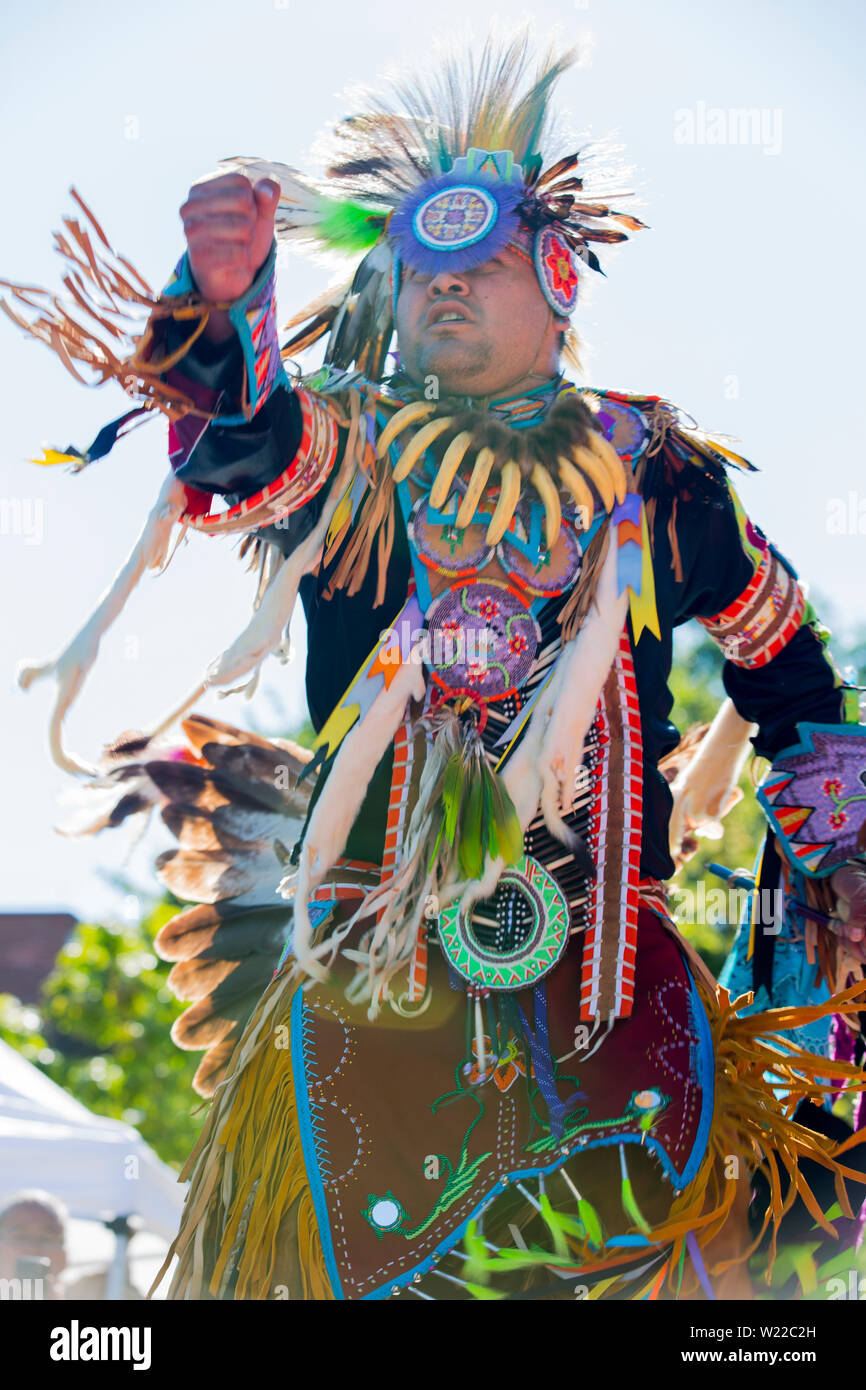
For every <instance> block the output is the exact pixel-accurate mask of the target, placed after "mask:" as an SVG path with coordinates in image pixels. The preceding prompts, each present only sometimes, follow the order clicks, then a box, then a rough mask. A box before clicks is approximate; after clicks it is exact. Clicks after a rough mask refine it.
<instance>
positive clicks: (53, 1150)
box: [0, 1041, 184, 1241]
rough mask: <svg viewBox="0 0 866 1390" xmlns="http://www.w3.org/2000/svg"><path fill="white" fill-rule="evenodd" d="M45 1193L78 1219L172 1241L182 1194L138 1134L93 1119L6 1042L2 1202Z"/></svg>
mask: <svg viewBox="0 0 866 1390" xmlns="http://www.w3.org/2000/svg"><path fill="white" fill-rule="evenodd" d="M25 1188H43V1189H44V1190H45V1191H46V1192H49V1193H51V1195H52V1196H53V1197H57V1198H59V1200H60V1201H61V1202H63V1203H64V1204H65V1206H66V1207H67V1208H68V1210H69V1214H70V1216H72V1217H79V1218H85V1219H89V1220H98V1221H106V1220H111V1219H112V1218H114V1217H116V1216H130V1215H133V1214H135V1215H136V1216H139V1217H140V1218H141V1219H142V1221H143V1224H144V1227H145V1229H147V1230H149V1231H153V1232H155V1233H156V1234H158V1235H160V1236H162V1237H163V1238H164V1239H165V1240H167V1241H170V1240H172V1239H173V1237H174V1235H175V1233H176V1231H177V1228H178V1224H179V1221H180V1212H181V1208H182V1206H183V1197H184V1188H183V1187H182V1186H181V1185H180V1184H179V1183H178V1181H177V1174H176V1173H175V1172H174V1170H173V1169H171V1168H169V1167H168V1165H167V1164H165V1163H163V1162H162V1160H161V1159H159V1158H157V1156H156V1154H155V1153H154V1152H153V1149H151V1148H149V1146H148V1145H147V1144H145V1142H144V1140H143V1139H142V1138H141V1136H140V1135H139V1134H137V1133H136V1131H135V1130H134V1129H133V1128H132V1127H131V1126H130V1125H125V1124H122V1123H121V1122H120V1121H119V1120H109V1119H105V1118H104V1117H103V1116H100V1115H93V1114H91V1112H90V1111H89V1110H88V1109H87V1108H86V1106H84V1105H81V1104H80V1102H79V1101H77V1100H75V1099H74V1098H73V1097H72V1096H70V1095H68V1094H67V1092H66V1091H64V1090H63V1088H62V1087H61V1086H58V1085H56V1084H55V1082H53V1081H51V1080H50V1079H49V1077H47V1076H45V1075H44V1073H43V1072H41V1071H39V1069H38V1068H37V1067H34V1066H33V1065H32V1064H31V1063H30V1062H28V1061H26V1059H25V1058H24V1057H22V1056H21V1055H20V1054H19V1053H17V1052H16V1051H15V1050H14V1048H11V1047H9V1046H8V1045H7V1044H6V1043H4V1042H2V1041H0V1202H2V1201H7V1200H8V1199H9V1198H10V1197H12V1196H13V1195H14V1194H15V1193H16V1192H19V1191H21V1190H22V1189H25Z"/></svg>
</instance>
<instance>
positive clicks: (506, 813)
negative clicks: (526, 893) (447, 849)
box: [487, 769, 523, 864]
mask: <svg viewBox="0 0 866 1390" xmlns="http://www.w3.org/2000/svg"><path fill="white" fill-rule="evenodd" d="M487 775H488V777H489V779H490V820H491V825H495V827H496V829H495V834H496V853H497V854H501V855H502V858H503V859H504V860H505V862H506V864H516V863H517V861H518V859H519V858H520V856H521V855H522V854H523V831H522V830H521V829H520V821H519V820H518V819H517V812H516V810H515V809H514V802H513V801H512V800H511V797H510V796H509V795H508V788H507V787H506V785H505V783H504V782H503V780H502V778H501V777H500V776H499V775H498V774H497V773H493V772H490V770H489V769H487ZM491 839H492V836H491Z"/></svg>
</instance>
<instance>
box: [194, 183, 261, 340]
mask: <svg viewBox="0 0 866 1390" xmlns="http://www.w3.org/2000/svg"><path fill="white" fill-rule="evenodd" d="M279 198H280V186H279V184H278V183H277V182H276V181H275V180H274V179H259V181H258V183H256V184H255V186H254V185H253V184H252V183H251V182H250V180H249V179H248V178H247V177H246V175H245V174H220V175H217V176H215V177H213V178H207V179H203V180H202V182H201V183H194V184H193V186H192V188H191V189H190V190H189V196H188V198H187V200H186V202H185V203H184V204H183V207H182V208H181V209H180V216H181V220H182V221H183V230H184V233H185V235H186V244H187V247H188V249H189V261H190V268H191V270H192V274H193V278H194V279H195V282H196V284H197V286H198V289H199V292H200V293H201V295H202V296H203V297H204V298H205V299H210V300H216V301H219V300H222V301H231V300H235V299H237V298H239V296H240V295H242V294H244V293H245V291H246V290H248V289H249V287H250V285H251V284H252V283H253V281H254V280H255V278H256V274H257V272H258V271H259V270H260V269H261V267H262V265H263V264H264V261H265V260H266V258H267V255H268V252H269V251H270V248H271V242H272V241H273V237H274V216H275V214H276V210H277V203H278V202H279ZM222 318H223V316H222V315H219V316H217V315H214V316H213V319H214V322H213V325H212V327H213V329H214V330H216V335H218V336H220V337H223V336H225V333H224V332H223V331H222V329H223V324H222ZM208 336H215V334H214V333H209V334H208Z"/></svg>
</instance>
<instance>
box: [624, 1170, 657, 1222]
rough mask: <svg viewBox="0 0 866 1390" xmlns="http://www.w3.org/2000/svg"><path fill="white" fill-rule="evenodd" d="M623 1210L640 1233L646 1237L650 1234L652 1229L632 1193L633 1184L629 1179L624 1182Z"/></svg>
mask: <svg viewBox="0 0 866 1390" xmlns="http://www.w3.org/2000/svg"><path fill="white" fill-rule="evenodd" d="M622 1209H623V1211H624V1212H625V1214H626V1216H630V1217H631V1219H632V1221H633V1222H634V1224H635V1225H636V1226H637V1228H638V1230H639V1231H643V1233H644V1235H645V1236H648V1235H649V1234H650V1231H651V1230H652V1227H651V1226H650V1224H649V1222H648V1221H647V1219H646V1217H645V1216H644V1214H643V1212H642V1211H641V1209H640V1207H639V1206H638V1204H637V1202H636V1201H635V1195H634V1193H633V1192H632V1188H631V1182H630V1180H629V1179H628V1178H623V1180H622Z"/></svg>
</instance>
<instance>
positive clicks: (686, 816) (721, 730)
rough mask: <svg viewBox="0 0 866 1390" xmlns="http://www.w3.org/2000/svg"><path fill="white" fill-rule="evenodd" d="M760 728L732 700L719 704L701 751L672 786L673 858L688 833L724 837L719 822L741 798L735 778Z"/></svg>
mask: <svg viewBox="0 0 866 1390" xmlns="http://www.w3.org/2000/svg"><path fill="white" fill-rule="evenodd" d="M756 727H757V726H756V725H754V724H750V723H748V721H747V720H745V719H743V718H742V716H741V715H739V714H738V713H737V711H736V710H735V709H734V706H733V704H732V703H731V701H730V700H725V701H724V703H723V704H722V705H720V706H719V709H718V712H717V714H716V717H715V719H714V720H713V722H712V724H711V725H710V727H709V729H708V730H707V732H706V734H705V735H704V737H703V738H702V739H701V742H700V744H699V745H698V751H697V752H696V754H695V756H694V757H693V758H692V760H691V762H690V763H689V764H688V765H687V766H686V767H685V768H684V769H683V771H682V772H681V773H680V775H679V776H678V777H677V778H676V780H675V781H674V783H673V785H672V787H671V793H672V795H673V798H674V805H673V811H672V813H671V823H670V846H671V854H672V855H673V856H674V858H675V859H676V858H678V857H679V851H680V847H681V845H682V843H683V840H684V839H685V837H686V835H688V834H700V835H703V836H705V837H706V838H707V839H719V838H720V837H721V834H722V829H721V825H720V824H719V822H720V821H721V819H722V817H723V816H725V815H726V814H727V813H728V811H729V810H730V809H731V807H732V806H733V805H735V804H736V802H737V800H738V799H739V798H738V796H737V783H738V782H739V780H740V773H741V772H742V770H743V764H744V763H745V761H746V758H747V757H748V755H749V753H750V751H751V742H750V740H751V737H752V735H753V734H754V733H755V731H756Z"/></svg>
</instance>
